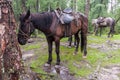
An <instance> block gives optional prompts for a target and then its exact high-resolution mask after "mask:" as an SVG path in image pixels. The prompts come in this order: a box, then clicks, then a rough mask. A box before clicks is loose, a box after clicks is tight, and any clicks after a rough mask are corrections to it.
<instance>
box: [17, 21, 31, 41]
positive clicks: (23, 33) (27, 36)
mask: <svg viewBox="0 0 120 80" xmlns="http://www.w3.org/2000/svg"><path fill="white" fill-rule="evenodd" d="M31 24H32V23H31V22H30V23H29V24H27V25H28V26H26V27H28V30H29V32H30V26H31ZM19 30H20V31H21V34H20V33H19V34H20V35H23V36H25V39H29V38H30V36H29V35H28V34H26V33H25V32H24V31H23V30H21V29H20V28H19Z"/></svg>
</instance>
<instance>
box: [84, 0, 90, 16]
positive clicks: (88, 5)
mask: <svg viewBox="0 0 120 80" xmlns="http://www.w3.org/2000/svg"><path fill="white" fill-rule="evenodd" d="M89 9H90V0H86V5H85V15H86V16H87V17H88V15H89Z"/></svg>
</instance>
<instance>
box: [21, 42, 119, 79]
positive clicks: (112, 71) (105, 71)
mask: <svg viewBox="0 0 120 80" xmlns="http://www.w3.org/2000/svg"><path fill="white" fill-rule="evenodd" d="M61 45H64V46H66V45H67V44H61ZM88 47H92V48H95V49H99V50H101V51H103V52H104V51H110V50H116V49H119V48H120V41H117V40H116V41H112V42H111V41H109V40H108V41H106V43H103V44H90V45H88ZM22 52H23V60H24V61H25V64H27V69H26V71H27V72H28V73H29V74H30V75H35V76H36V75H39V74H36V73H34V72H32V71H31V69H30V68H29V67H30V62H31V61H32V60H34V59H36V58H37V56H36V55H35V54H34V50H31V51H22ZM74 65H75V66H79V65H76V64H74ZM86 65H87V66H88V67H91V66H90V65H89V64H88V63H86ZM43 70H44V71H45V72H47V73H48V74H47V76H49V78H48V79H45V80H120V64H116V65H109V66H105V67H101V66H100V64H98V66H97V67H96V69H95V70H94V72H92V73H91V74H90V75H89V76H87V77H77V78H76V77H75V74H73V73H70V71H69V69H68V68H67V67H65V66H63V65H61V66H56V65H51V66H44V67H43ZM49 73H51V74H53V75H49ZM27 77H28V76H27ZM29 77H31V76H29ZM35 78H36V79H34V78H33V77H32V78H26V79H25V80H40V78H39V79H38V78H37V76H36V77H35Z"/></svg>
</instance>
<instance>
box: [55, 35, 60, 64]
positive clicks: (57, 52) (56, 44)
mask: <svg viewBox="0 0 120 80" xmlns="http://www.w3.org/2000/svg"><path fill="white" fill-rule="evenodd" d="M55 47H56V50H55V51H56V55H57V62H56V65H60V55H59V53H60V38H58V37H57V38H55Z"/></svg>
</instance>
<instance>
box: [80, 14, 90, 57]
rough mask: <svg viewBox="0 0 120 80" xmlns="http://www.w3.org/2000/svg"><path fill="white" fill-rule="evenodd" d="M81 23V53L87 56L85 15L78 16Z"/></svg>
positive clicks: (86, 23) (86, 20) (86, 19)
mask: <svg viewBox="0 0 120 80" xmlns="http://www.w3.org/2000/svg"><path fill="white" fill-rule="evenodd" d="M80 17H81V21H82V28H81V52H83V50H84V51H85V52H84V55H86V54H87V51H86V46H87V32H88V18H87V17H86V16H85V15H80Z"/></svg>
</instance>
